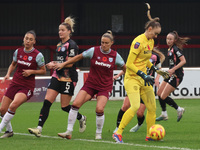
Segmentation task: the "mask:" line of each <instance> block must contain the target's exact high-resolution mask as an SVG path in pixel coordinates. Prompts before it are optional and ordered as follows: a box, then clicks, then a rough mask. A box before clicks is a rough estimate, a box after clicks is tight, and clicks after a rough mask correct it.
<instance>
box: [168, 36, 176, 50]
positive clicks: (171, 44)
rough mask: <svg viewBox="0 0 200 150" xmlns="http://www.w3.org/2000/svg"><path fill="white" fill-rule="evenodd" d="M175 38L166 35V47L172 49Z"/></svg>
mask: <svg viewBox="0 0 200 150" xmlns="http://www.w3.org/2000/svg"><path fill="white" fill-rule="evenodd" d="M174 41H175V38H174V36H173V35H172V34H168V35H167V38H166V42H167V45H168V46H169V47H172V46H173V45H174Z"/></svg>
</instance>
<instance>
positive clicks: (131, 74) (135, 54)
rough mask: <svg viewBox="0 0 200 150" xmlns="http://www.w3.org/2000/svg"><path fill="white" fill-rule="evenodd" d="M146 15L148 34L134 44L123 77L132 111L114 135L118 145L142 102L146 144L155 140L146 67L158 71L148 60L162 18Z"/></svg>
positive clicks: (124, 117)
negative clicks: (147, 18) (141, 101)
mask: <svg viewBox="0 0 200 150" xmlns="http://www.w3.org/2000/svg"><path fill="white" fill-rule="evenodd" d="M149 9H150V6H149ZM147 14H148V17H149V21H148V22H147V23H146V24H145V32H144V33H143V34H141V35H139V36H137V37H136V38H135V39H134V40H133V42H132V44H131V48H130V52H129V56H128V59H127V62H126V66H127V70H126V73H125V77H124V87H125V90H126V92H127V95H128V98H129V100H130V104H131V107H130V108H129V109H128V110H127V111H126V112H125V113H124V115H123V117H122V120H121V123H120V125H119V128H118V130H117V131H116V132H115V133H114V134H113V139H114V140H115V141H116V142H117V143H123V140H122V133H123V131H124V128H125V127H126V126H127V125H128V123H129V122H130V121H131V120H132V118H133V117H134V115H135V114H136V113H137V111H138V109H139V107H140V98H141V99H142V100H143V102H144V104H145V106H146V108H147V115H146V122H147V136H146V139H145V140H146V141H150V140H152V139H151V138H150V135H149V129H150V127H151V126H152V125H154V124H155V120H156V102H155V94H154V91H153V87H152V86H151V85H153V84H154V80H153V79H152V78H151V76H149V75H147V67H148V68H151V69H153V70H155V67H154V65H153V64H152V63H151V62H150V60H149V59H150V58H151V55H152V49H153V47H154V38H157V36H158V34H160V32H161V25H160V23H159V22H158V21H159V18H154V19H152V18H151V16H150V10H148V13H147Z"/></svg>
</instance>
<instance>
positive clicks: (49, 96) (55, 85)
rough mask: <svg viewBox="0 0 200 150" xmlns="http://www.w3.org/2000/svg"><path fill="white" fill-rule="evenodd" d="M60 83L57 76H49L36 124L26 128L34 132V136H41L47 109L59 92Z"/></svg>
mask: <svg viewBox="0 0 200 150" xmlns="http://www.w3.org/2000/svg"><path fill="white" fill-rule="evenodd" d="M61 83H62V82H60V81H58V79H57V78H55V77H52V78H51V81H50V83H49V85H48V89H47V92H46V95H45V99H44V102H43V106H42V108H41V110H40V115H39V120H38V126H37V127H36V128H28V131H29V132H30V133H31V134H34V135H35V136H36V137H40V136H41V133H42V128H43V126H44V124H45V122H46V120H47V118H48V116H49V111H50V108H51V105H52V103H53V102H54V101H55V99H56V97H57V95H58V94H59V92H60V87H61Z"/></svg>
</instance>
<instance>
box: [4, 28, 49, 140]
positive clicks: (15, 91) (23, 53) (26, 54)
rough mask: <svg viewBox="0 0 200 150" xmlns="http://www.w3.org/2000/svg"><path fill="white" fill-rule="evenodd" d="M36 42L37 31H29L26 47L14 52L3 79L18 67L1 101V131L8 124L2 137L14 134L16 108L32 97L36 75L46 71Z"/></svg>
mask: <svg viewBox="0 0 200 150" xmlns="http://www.w3.org/2000/svg"><path fill="white" fill-rule="evenodd" d="M35 43H36V34H35V32H34V31H32V30H31V31H28V32H27V33H26V34H25V36H24V43H23V44H24V47H21V48H18V49H17V50H16V51H15V52H14V55H13V61H12V63H11V64H10V66H9V68H8V71H7V74H6V76H5V77H4V79H3V80H2V82H4V81H5V80H8V79H9V77H10V74H11V72H13V71H14V70H15V68H17V69H16V71H15V73H14V76H13V79H12V81H11V83H10V85H9V87H8V89H7V91H6V93H5V95H4V97H3V99H2V102H1V107H0V113H1V117H2V121H1V124H0V132H1V131H2V130H3V128H4V127H5V126H6V132H5V133H4V135H2V136H1V138H7V137H12V136H13V129H12V126H11V120H12V118H13V117H14V115H15V112H16V109H17V108H18V107H19V106H21V105H22V104H23V103H25V102H26V101H27V100H29V99H30V98H31V97H32V95H33V90H34V88H35V75H36V74H37V75H42V74H45V73H46V68H45V62H44V57H43V55H42V53H40V52H39V51H38V50H37V49H35V48H34V44H35Z"/></svg>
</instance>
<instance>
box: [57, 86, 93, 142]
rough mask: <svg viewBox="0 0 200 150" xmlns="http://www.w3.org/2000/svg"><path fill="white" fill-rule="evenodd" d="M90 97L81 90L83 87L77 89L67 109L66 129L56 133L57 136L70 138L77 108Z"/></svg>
mask: <svg viewBox="0 0 200 150" xmlns="http://www.w3.org/2000/svg"><path fill="white" fill-rule="evenodd" d="M91 98H92V96H91V95H90V94H88V93H87V92H86V91H85V90H83V88H82V89H81V90H80V91H79V93H78V94H77V96H76V98H75V100H74V102H73V104H72V106H71V109H70V111H69V116H68V125H67V131H66V132H64V133H58V136H60V137H62V138H67V139H71V136H72V131H73V127H74V124H75V122H76V118H77V114H78V111H79V108H80V107H81V106H82V105H83V104H84V103H85V102H87V101H88V100H90V99H91Z"/></svg>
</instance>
